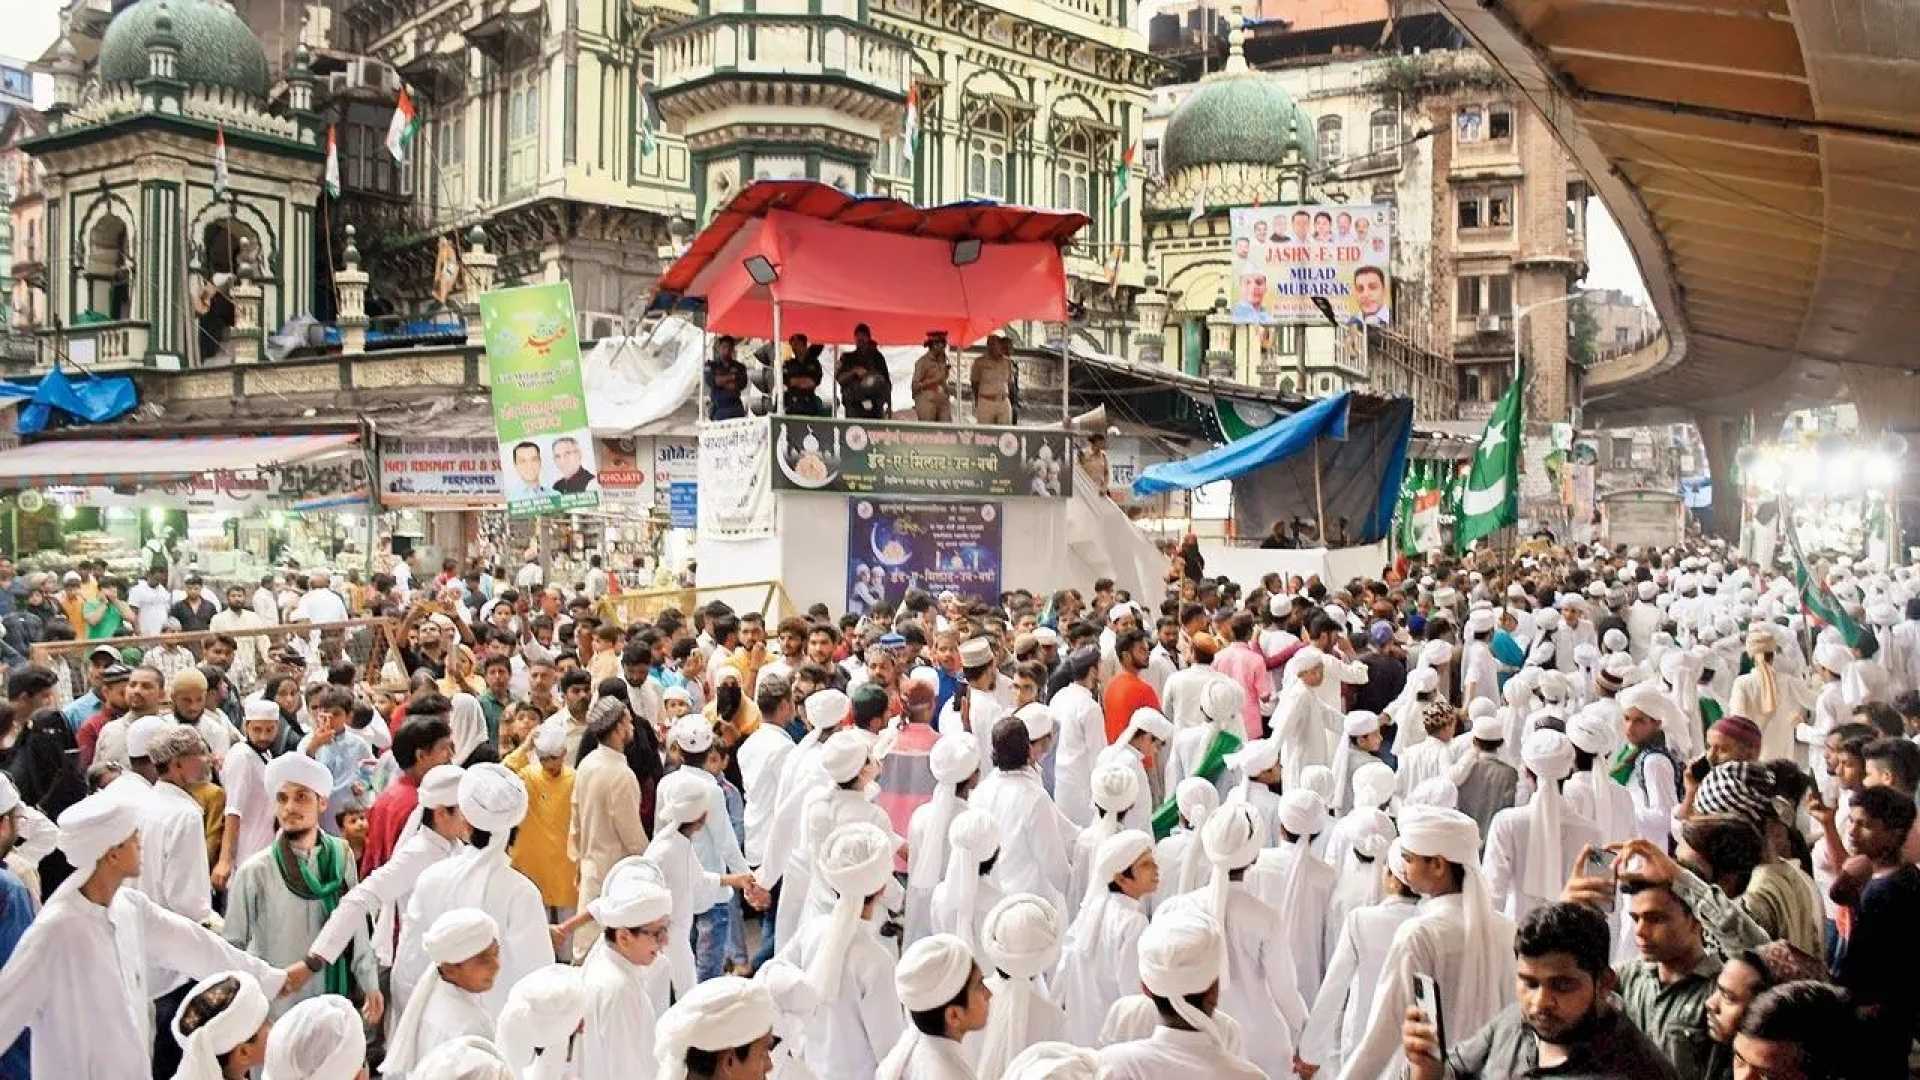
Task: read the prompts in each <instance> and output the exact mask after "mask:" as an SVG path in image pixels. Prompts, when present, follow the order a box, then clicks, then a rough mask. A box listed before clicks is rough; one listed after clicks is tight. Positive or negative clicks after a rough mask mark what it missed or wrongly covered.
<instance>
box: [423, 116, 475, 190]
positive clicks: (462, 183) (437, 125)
mask: <svg viewBox="0 0 1920 1080" xmlns="http://www.w3.org/2000/svg"><path fill="white" fill-rule="evenodd" d="M466 136H467V117H466V110H465V109H464V108H462V107H461V106H458V105H456V106H454V108H453V110H452V113H451V115H448V116H443V117H440V118H439V119H436V120H435V121H434V122H433V154H434V157H435V159H436V160H437V161H438V163H439V168H438V177H437V182H436V183H435V184H434V185H433V188H432V199H433V201H434V202H435V203H437V204H439V206H440V208H441V209H442V210H444V211H446V212H447V213H451V214H457V213H459V212H460V211H461V210H463V209H465V208H466V199H467V185H466V170H465V169H464V168H463V164H464V162H465V159H466Z"/></svg>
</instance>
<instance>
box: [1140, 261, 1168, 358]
mask: <svg viewBox="0 0 1920 1080" xmlns="http://www.w3.org/2000/svg"><path fill="white" fill-rule="evenodd" d="M1168 303H1169V301H1168V297H1167V294H1166V293H1164V292H1162V291H1161V289H1160V278H1159V277H1158V276H1157V275H1154V274H1148V275H1147V287H1146V288H1145V289H1144V290H1142V291H1141V293H1140V295H1138V296H1136V297H1134V300H1133V310H1134V313H1135V315H1136V316H1137V317H1138V328H1137V329H1136V330H1135V331H1134V335H1133V351H1134V356H1133V358H1134V361H1135V362H1136V363H1138V364H1141V365H1143V366H1145V367H1159V366H1160V365H1161V364H1162V363H1164V362H1165V353H1166V344H1167V339H1166V332H1167V307H1168Z"/></svg>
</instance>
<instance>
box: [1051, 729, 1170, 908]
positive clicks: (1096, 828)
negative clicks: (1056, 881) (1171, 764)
mask: <svg viewBox="0 0 1920 1080" xmlns="http://www.w3.org/2000/svg"><path fill="white" fill-rule="evenodd" d="M1144 791H1145V788H1144V787H1143V786H1142V781H1141V780H1140V778H1139V777H1138V776H1137V775H1136V774H1135V772H1134V770H1132V769H1130V768H1128V767H1127V765H1126V764H1122V763H1121V762H1119V761H1116V760H1113V759H1108V761H1107V762H1106V763H1105V764H1103V765H1101V766H1100V769H1099V771H1097V772H1095V773H1094V774H1093V806H1094V811H1095V813H1096V814H1097V815H1098V816H1097V817H1096V818H1094V821H1093V824H1091V825H1089V826H1087V827H1086V828H1084V829H1082V830H1080V835H1079V836H1078V837H1076V838H1075V839H1074V842H1073V874H1072V876H1071V877H1069V878H1068V884H1067V904H1066V912H1067V914H1068V915H1069V916H1071V915H1072V913H1073V912H1075V911H1077V910H1078V909H1079V906H1080V897H1082V896H1083V895H1085V894H1086V891H1087V881H1088V877H1089V875H1090V874H1091V873H1092V870H1093V857H1094V852H1095V851H1097V850H1099V847H1100V845H1101V843H1103V842H1104V841H1105V840H1106V839H1107V837H1109V836H1112V835H1114V834H1115V833H1117V832H1119V831H1120V830H1122V829H1136V830H1139V831H1141V832H1150V831H1151V830H1152V828H1153V822H1152V819H1151V817H1150V816H1148V817H1147V820H1145V821H1144V822H1140V821H1130V820H1129V819H1131V818H1135V817H1137V816H1138V815H1135V814H1134V813H1133V811H1134V809H1135V808H1136V807H1138V806H1140V805H1141V804H1142V803H1144V802H1145V801H1146V800H1145V799H1144V798H1143V796H1142V793H1143V792H1144Z"/></svg>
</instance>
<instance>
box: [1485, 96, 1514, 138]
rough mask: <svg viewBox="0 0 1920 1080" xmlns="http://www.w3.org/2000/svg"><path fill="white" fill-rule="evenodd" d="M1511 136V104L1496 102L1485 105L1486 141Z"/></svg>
mask: <svg viewBox="0 0 1920 1080" xmlns="http://www.w3.org/2000/svg"><path fill="white" fill-rule="evenodd" d="M1511 138H1513V106H1511V105H1508V104H1507V103H1506V102H1496V103H1495V104H1492V105H1489V106H1487V141H1488V142H1500V141H1501V140H1503V139H1511Z"/></svg>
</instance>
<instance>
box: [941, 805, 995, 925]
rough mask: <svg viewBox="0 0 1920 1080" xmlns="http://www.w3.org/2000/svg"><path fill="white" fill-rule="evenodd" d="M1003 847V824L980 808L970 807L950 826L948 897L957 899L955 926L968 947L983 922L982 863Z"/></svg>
mask: <svg viewBox="0 0 1920 1080" xmlns="http://www.w3.org/2000/svg"><path fill="white" fill-rule="evenodd" d="M999 851H1000V826H999V824H998V823H997V822H995V821H994V820H993V818H991V817H989V816H988V815H987V814H986V813H985V812H983V811H980V810H968V811H966V812H965V813H962V814H960V815H958V816H956V817H955V818H954V819H953V822H952V823H951V824H949V825H948V826H947V874H946V886H947V896H948V899H949V900H951V901H952V903H953V912H954V914H953V919H954V923H953V924H954V928H955V930H956V931H957V932H958V934H959V936H960V940H962V941H964V942H966V943H967V945H968V947H972V946H974V945H977V944H978V942H976V941H974V932H975V927H976V924H977V923H978V922H979V917H978V912H977V909H978V901H979V898H980V864H981V863H983V862H986V861H987V860H988V859H991V858H993V857H994V856H995V855H996V854H998V853H999Z"/></svg>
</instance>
